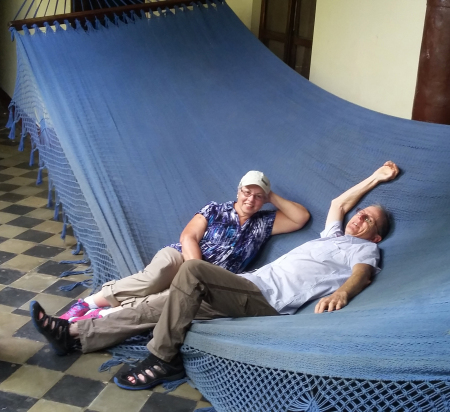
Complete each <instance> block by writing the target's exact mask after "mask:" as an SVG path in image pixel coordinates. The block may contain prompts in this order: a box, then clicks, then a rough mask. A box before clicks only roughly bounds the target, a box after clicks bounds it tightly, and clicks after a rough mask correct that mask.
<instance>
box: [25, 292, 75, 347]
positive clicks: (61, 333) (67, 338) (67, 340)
mask: <svg viewBox="0 0 450 412" xmlns="http://www.w3.org/2000/svg"><path fill="white" fill-rule="evenodd" d="M30 315H31V319H32V321H33V324H34V327H35V328H36V329H37V331H38V332H39V333H41V334H42V335H44V337H45V338H46V339H47V340H48V342H49V343H50V345H51V347H52V348H53V350H54V351H55V352H56V353H57V354H58V355H60V356H63V355H67V354H68V353H69V352H73V351H74V350H76V349H79V340H78V339H75V338H74V337H73V336H71V335H70V333H69V326H70V323H69V322H68V321H67V320H65V319H60V318H55V317H53V316H49V315H47V314H46V313H45V310H44V308H43V307H42V306H41V305H40V304H39V303H38V302H36V301H35V300H33V301H31V302H30ZM39 315H42V317H41V318H39Z"/></svg>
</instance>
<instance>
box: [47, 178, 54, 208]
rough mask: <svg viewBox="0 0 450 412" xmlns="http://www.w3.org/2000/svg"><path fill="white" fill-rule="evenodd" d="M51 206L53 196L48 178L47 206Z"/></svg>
mask: <svg viewBox="0 0 450 412" xmlns="http://www.w3.org/2000/svg"><path fill="white" fill-rule="evenodd" d="M52 206H53V196H52V182H51V180H50V179H48V197H47V207H52Z"/></svg>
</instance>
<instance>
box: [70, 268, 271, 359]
mask: <svg viewBox="0 0 450 412" xmlns="http://www.w3.org/2000/svg"><path fill="white" fill-rule="evenodd" d="M275 315H278V312H277V311H276V310H275V309H274V308H273V307H272V306H271V305H270V304H269V303H268V302H267V301H266V299H265V298H264V296H263V295H262V294H261V291H260V290H259V289H258V287H257V286H256V285H254V284H253V283H252V282H250V281H249V280H247V279H245V278H242V277H240V276H238V275H235V274H234V273H231V272H229V271H227V270H225V269H223V268H221V267H219V266H215V265H212V264H210V263H207V262H204V261H201V260H190V261H188V262H185V263H184V264H183V265H182V266H181V268H180V270H179V271H178V274H177V275H176V276H175V279H174V280H173V282H172V285H171V287H170V290H169V291H165V292H162V293H159V294H157V295H153V296H149V297H147V299H146V300H145V301H143V302H142V303H141V304H139V305H138V306H136V307H130V308H125V309H122V310H120V311H117V312H114V313H111V314H110V315H108V316H106V317H104V318H100V319H87V320H83V321H79V322H77V325H78V331H79V338H80V341H81V346H82V350H83V352H84V353H87V352H93V351H96V350H99V349H103V348H105V347H108V346H112V345H115V344H118V343H121V342H122V341H123V340H125V339H127V338H129V337H131V336H134V335H137V334H139V333H141V332H143V331H146V330H149V329H151V328H152V327H154V326H155V324H156V327H155V329H154V338H153V339H152V340H151V341H150V342H149V344H148V345H147V347H148V349H149V350H150V351H151V352H152V353H153V354H154V355H156V356H158V357H159V358H161V359H163V360H166V361H169V360H170V359H172V358H173V356H175V355H176V354H177V352H178V350H179V347H180V346H181V345H182V343H183V341H184V337H185V334H186V332H187V330H188V329H189V327H190V324H191V322H192V320H193V319H202V320H208V319H214V318H222V317H246V316H275Z"/></svg>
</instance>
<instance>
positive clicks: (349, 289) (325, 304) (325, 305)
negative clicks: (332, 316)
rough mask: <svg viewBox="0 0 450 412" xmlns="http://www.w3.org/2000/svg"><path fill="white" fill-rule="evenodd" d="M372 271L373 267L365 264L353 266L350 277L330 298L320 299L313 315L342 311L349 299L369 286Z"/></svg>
mask: <svg viewBox="0 0 450 412" xmlns="http://www.w3.org/2000/svg"><path fill="white" fill-rule="evenodd" d="M374 270H375V268H374V267H373V266H370V265H367V264H366V263H357V264H356V265H354V266H353V269H352V274H351V275H350V277H349V278H348V279H347V280H346V281H345V282H344V284H343V285H342V286H341V287H340V288H339V289H338V290H336V291H335V292H334V293H332V294H331V295H330V296H325V297H324V298H322V299H320V300H319V302H318V303H317V305H316V307H315V308H314V313H323V311H324V310H328V312H333V310H339V309H342V308H343V307H344V306H346V305H347V304H348V302H349V301H350V299H352V298H353V297H355V296H356V295H357V294H358V293H359V292H361V291H362V290H363V289H364V288H365V287H367V286H369V285H370V282H371V279H372V275H373V273H374Z"/></svg>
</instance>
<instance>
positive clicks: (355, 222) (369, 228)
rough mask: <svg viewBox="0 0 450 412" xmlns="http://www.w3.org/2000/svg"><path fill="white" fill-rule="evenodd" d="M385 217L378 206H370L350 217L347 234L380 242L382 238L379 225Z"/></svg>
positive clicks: (346, 228) (346, 229)
mask: <svg viewBox="0 0 450 412" xmlns="http://www.w3.org/2000/svg"><path fill="white" fill-rule="evenodd" d="M383 219H384V216H383V212H382V211H381V210H380V209H379V208H378V207H375V206H368V207H366V208H365V209H362V210H361V211H359V212H357V213H356V214H355V215H354V216H353V217H352V218H351V219H350V221H349V222H348V223H347V226H346V227H345V234H346V235H352V236H355V237H359V238H360V239H366V240H369V241H371V242H374V243H378V242H379V241H380V240H381V236H380V235H379V234H378V227H379V226H380V225H381V223H382V222H383Z"/></svg>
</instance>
